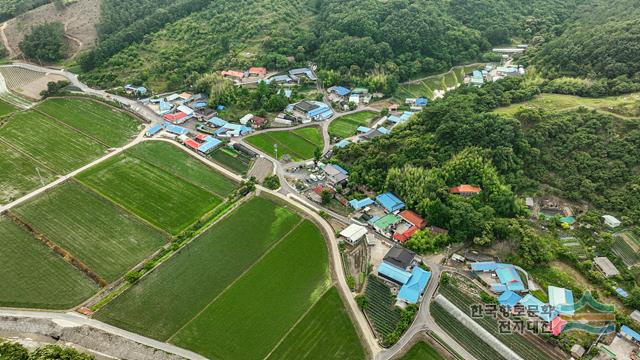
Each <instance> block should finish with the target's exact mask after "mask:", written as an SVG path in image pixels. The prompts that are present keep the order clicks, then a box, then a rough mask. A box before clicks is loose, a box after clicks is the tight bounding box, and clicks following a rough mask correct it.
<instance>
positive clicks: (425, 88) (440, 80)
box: [395, 65, 480, 100]
mask: <svg viewBox="0 0 640 360" xmlns="http://www.w3.org/2000/svg"><path fill="white" fill-rule="evenodd" d="M479 67H480V66H479V65H467V66H456V67H454V68H453V69H452V70H451V71H448V72H446V73H443V74H438V75H433V76H429V77H426V78H424V79H421V80H417V81H413V82H410V83H405V84H400V85H399V86H398V90H397V91H396V94H395V97H396V98H398V99H399V100H404V99H405V98H418V97H427V98H429V99H433V95H434V92H435V91H436V90H442V91H446V90H447V88H452V87H456V86H458V85H460V84H462V83H463V82H464V75H465V74H467V73H470V72H472V71H473V70H476V69H478V68H479Z"/></svg>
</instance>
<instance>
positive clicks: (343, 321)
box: [268, 287, 436, 360]
mask: <svg viewBox="0 0 640 360" xmlns="http://www.w3.org/2000/svg"><path fill="white" fill-rule="evenodd" d="M301 358H304V359H310V360H311V359H318V360H323V359H344V360H356V359H364V358H365V354H364V351H363V349H362V345H361V344H360V339H359V338H358V335H357V333H356V330H355V328H354V326H353V323H352V322H351V319H350V318H349V314H348V313H347V311H346V310H345V308H344V306H343V304H342V299H340V295H339V294H338V290H337V289H336V288H335V287H332V288H331V289H329V291H327V293H326V294H324V296H323V297H322V298H321V299H320V301H318V302H317V303H316V304H315V305H314V306H313V308H312V309H311V310H310V311H309V312H308V313H307V315H305V317H304V318H303V319H302V321H300V322H299V323H298V324H297V325H296V327H295V328H294V329H293V330H292V331H291V333H289V335H287V337H286V338H285V339H284V341H283V342H282V343H280V345H278V347H277V348H276V349H275V350H274V351H273V352H272V353H271V355H269V358H268V359H273V360H276V359H291V360H296V359H301ZM434 359H436V358H434Z"/></svg>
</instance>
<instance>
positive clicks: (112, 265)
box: [14, 182, 167, 282]
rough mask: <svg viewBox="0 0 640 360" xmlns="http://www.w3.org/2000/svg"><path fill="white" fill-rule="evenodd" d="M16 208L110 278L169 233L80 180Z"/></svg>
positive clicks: (156, 247) (148, 250)
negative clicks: (147, 222)
mask: <svg viewBox="0 0 640 360" xmlns="http://www.w3.org/2000/svg"><path fill="white" fill-rule="evenodd" d="M14 211H15V212H16V213H17V214H18V215H19V216H20V218H21V219H22V220H23V221H26V222H27V223H29V224H30V225H32V226H33V227H34V228H35V229H36V230H37V231H38V232H41V233H43V234H44V235H46V236H47V238H48V239H49V240H51V241H53V242H54V243H56V244H58V245H60V246H61V247H62V248H63V249H65V250H67V251H69V252H70V253H71V254H73V256H75V257H76V258H77V259H79V260H80V261H82V262H83V263H85V264H86V265H87V266H89V267H90V268H91V269H92V270H93V271H95V272H96V273H97V274H98V275H100V276H101V277H103V278H104V279H105V280H107V281H108V282H112V281H114V280H116V279H117V278H119V277H121V276H122V275H124V273H126V272H127V271H128V270H129V269H131V268H132V267H133V266H135V265H136V264H138V263H139V262H141V261H142V260H143V259H145V258H146V257H148V256H149V255H151V254H152V253H153V252H154V251H155V250H157V249H158V248H160V246H162V245H163V244H164V243H165V242H166V241H167V235H166V234H163V233H161V232H159V231H157V230H155V229H153V228H151V227H150V226H148V225H145V224H143V223H142V222H140V221H139V220H138V219H137V218H136V217H135V216H133V215H131V214H129V213H127V212H125V211H124V210H122V209H120V208H118V207H116V206H115V205H114V204H112V203H111V202H109V201H108V200H106V199H104V198H103V197H101V196H99V195H97V194H95V193H94V192H93V191H91V190H89V189H87V188H85V187H84V186H82V185H80V184H78V183H76V182H69V183H66V184H64V185H62V186H59V187H57V188H55V189H54V190H52V191H50V192H47V193H46V194H43V195H40V196H39V197H38V198H36V199H35V200H33V201H30V202H28V203H26V204H24V205H21V206H20V207H18V208H17V209H15V210H14Z"/></svg>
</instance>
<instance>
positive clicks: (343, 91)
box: [334, 86, 351, 96]
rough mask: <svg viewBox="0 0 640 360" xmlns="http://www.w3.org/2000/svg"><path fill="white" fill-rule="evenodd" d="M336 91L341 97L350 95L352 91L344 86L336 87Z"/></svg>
mask: <svg viewBox="0 0 640 360" xmlns="http://www.w3.org/2000/svg"><path fill="white" fill-rule="evenodd" d="M334 91H335V92H336V94H338V95H340V96H345V95H348V94H349V93H350V92H351V90H349V89H347V88H346V87H344V86H336V88H335V89H334Z"/></svg>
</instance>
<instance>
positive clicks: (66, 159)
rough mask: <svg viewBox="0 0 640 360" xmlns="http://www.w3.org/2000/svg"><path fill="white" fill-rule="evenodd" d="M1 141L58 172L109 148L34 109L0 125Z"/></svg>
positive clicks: (89, 159)
mask: <svg viewBox="0 0 640 360" xmlns="http://www.w3.org/2000/svg"><path fill="white" fill-rule="evenodd" d="M0 140H3V141H4V142H5V143H7V144H11V145H12V146H14V147H16V148H18V149H19V150H20V151H21V152H22V153H24V154H25V155H28V156H31V157H32V158H34V159H35V160H36V161H37V162H39V163H41V164H44V165H45V166H46V167H48V168H49V169H51V170H52V171H54V172H56V173H58V174H66V173H69V172H71V171H73V170H75V169H77V168H79V167H81V166H82V165H85V164H87V163H89V162H90V161H91V160H94V159H96V158H98V157H100V156H102V155H104V154H105V151H106V148H105V147H104V146H102V145H100V144H98V143H96V142H95V141H94V140H92V139H90V138H88V137H86V136H84V135H82V134H80V133H78V132H77V131H75V130H73V129H70V128H68V127H66V126H64V125H61V124H59V123H57V122H56V121H55V120H53V119H50V118H48V117H47V116H45V115H42V114H40V113H37V112H35V111H25V112H20V113H17V114H15V115H13V116H12V117H11V119H10V120H9V122H8V123H7V124H6V125H4V126H3V127H2V128H0Z"/></svg>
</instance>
